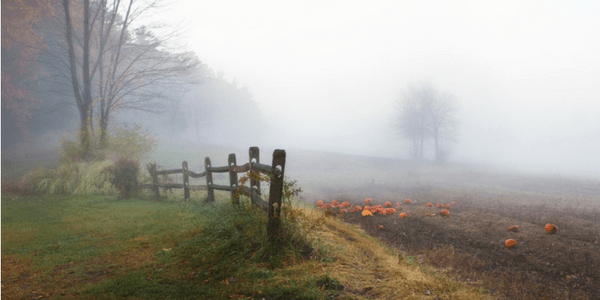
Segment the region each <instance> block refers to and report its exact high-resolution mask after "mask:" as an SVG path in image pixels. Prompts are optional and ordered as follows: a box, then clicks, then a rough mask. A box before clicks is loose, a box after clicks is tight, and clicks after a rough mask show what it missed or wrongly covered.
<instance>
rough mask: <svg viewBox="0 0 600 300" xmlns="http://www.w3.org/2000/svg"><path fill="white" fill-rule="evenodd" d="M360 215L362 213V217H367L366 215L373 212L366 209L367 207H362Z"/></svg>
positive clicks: (370, 214)
mask: <svg viewBox="0 0 600 300" xmlns="http://www.w3.org/2000/svg"><path fill="white" fill-rule="evenodd" d="M362 215H363V217H367V216H371V217H372V216H373V213H372V212H371V211H370V210H368V209H364V210H363V211H362Z"/></svg>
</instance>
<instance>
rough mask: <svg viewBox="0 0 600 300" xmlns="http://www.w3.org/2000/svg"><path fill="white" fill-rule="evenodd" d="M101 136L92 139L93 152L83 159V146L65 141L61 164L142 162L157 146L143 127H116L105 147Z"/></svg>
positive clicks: (62, 146) (77, 142)
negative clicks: (125, 160)
mask: <svg viewBox="0 0 600 300" xmlns="http://www.w3.org/2000/svg"><path fill="white" fill-rule="evenodd" d="M99 136H100V134H96V135H95V136H92V137H90V138H91V142H92V147H91V151H90V153H89V154H88V156H86V157H82V155H81V153H82V152H83V151H82V149H81V144H80V143H79V141H78V140H77V141H71V140H68V139H64V140H63V142H62V144H61V149H60V150H61V151H60V152H61V154H60V163H61V164H69V163H74V162H80V161H102V160H105V159H107V158H108V159H112V160H114V161H116V160H118V159H120V158H128V159H131V160H140V159H142V158H144V157H145V156H147V155H148V154H150V153H151V152H152V150H153V149H154V147H156V145H157V143H158V142H157V139H156V138H155V137H154V136H153V135H152V134H151V133H150V132H149V131H147V130H144V129H143V128H142V126H140V125H136V126H133V127H132V128H130V127H128V126H123V127H119V126H115V127H114V128H113V129H112V132H111V134H110V135H109V136H108V137H107V138H108V141H107V143H106V145H105V146H101V145H100V141H99Z"/></svg>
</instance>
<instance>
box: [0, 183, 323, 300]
mask: <svg viewBox="0 0 600 300" xmlns="http://www.w3.org/2000/svg"><path fill="white" fill-rule="evenodd" d="M217 194H218V196H219V197H220V199H219V200H218V201H217V203H216V204H204V203H202V201H201V200H192V201H190V202H185V203H184V202H179V201H173V200H171V201H166V202H156V201H152V200H148V199H117V198H115V197H106V196H91V197H77V196H18V195H12V194H3V195H2V294H3V296H4V297H7V298H16V299H22V298H31V297H32V295H33V297H43V298H52V299H63V298H94V299H117V298H124V297H127V298H134V299H136V298H137V299H229V298H251V297H259V296H267V297H268V298H280V299H288V298H290V297H291V298H296V299H322V298H323V297H324V293H323V291H322V290H320V289H319V288H318V287H317V285H316V282H317V280H318V279H319V278H318V276H314V275H311V274H310V272H309V271H308V268H311V266H310V265H307V266H306V267H305V268H306V269H305V270H302V271H301V272H297V271H298V270H295V272H294V274H293V276H290V274H288V273H289V270H287V271H286V270H285V268H277V267H278V266H281V265H282V264H284V265H285V264H286V260H287V259H288V258H290V257H293V256H294V253H283V254H282V255H279V256H277V255H275V256H273V255H270V254H269V247H268V246H266V240H265V237H266V232H265V230H266V228H265V227H266V226H265V224H266V223H265V222H266V220H265V219H266V217H265V214H264V212H262V211H260V210H257V209H253V208H251V207H249V206H244V205H242V206H241V207H234V206H232V205H231V204H230V203H228V194H227V193H223V194H221V193H217ZM271 250H272V249H271ZM288 252H289V251H288ZM300 269H302V267H300Z"/></svg>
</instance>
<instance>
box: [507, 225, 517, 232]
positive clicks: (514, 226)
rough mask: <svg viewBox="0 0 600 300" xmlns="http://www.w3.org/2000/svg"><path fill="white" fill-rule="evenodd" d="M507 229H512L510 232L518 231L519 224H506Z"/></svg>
mask: <svg viewBox="0 0 600 300" xmlns="http://www.w3.org/2000/svg"><path fill="white" fill-rule="evenodd" d="M508 231H512V232H517V231H519V225H513V226H508Z"/></svg>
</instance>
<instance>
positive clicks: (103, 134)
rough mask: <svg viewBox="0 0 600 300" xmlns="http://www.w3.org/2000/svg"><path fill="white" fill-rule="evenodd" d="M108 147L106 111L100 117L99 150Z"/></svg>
mask: <svg viewBox="0 0 600 300" xmlns="http://www.w3.org/2000/svg"><path fill="white" fill-rule="evenodd" d="M107 145H108V111H107V112H106V113H103V114H102V115H101V116H100V148H103V149H104V148H106V146H107Z"/></svg>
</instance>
